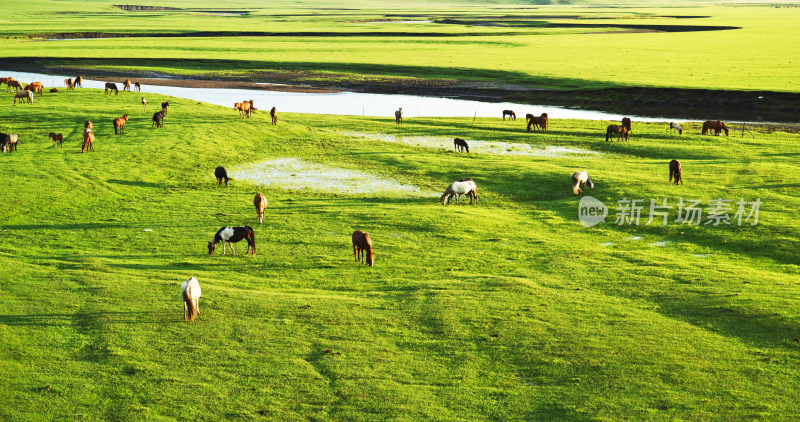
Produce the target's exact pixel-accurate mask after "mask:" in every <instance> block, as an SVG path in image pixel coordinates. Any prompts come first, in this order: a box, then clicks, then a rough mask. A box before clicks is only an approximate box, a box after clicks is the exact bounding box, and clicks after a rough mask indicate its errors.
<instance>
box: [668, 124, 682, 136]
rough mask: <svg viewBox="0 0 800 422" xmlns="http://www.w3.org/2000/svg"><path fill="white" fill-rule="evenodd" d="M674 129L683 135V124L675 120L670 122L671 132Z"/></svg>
mask: <svg viewBox="0 0 800 422" xmlns="http://www.w3.org/2000/svg"><path fill="white" fill-rule="evenodd" d="M672 129H675V130H677V131H678V135H683V129H682V128H681V125H679V124H677V123H675V122H669V133H672Z"/></svg>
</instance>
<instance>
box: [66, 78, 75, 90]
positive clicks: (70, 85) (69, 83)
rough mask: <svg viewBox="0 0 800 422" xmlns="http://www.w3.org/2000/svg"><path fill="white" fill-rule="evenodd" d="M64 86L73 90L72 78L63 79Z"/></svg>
mask: <svg viewBox="0 0 800 422" xmlns="http://www.w3.org/2000/svg"><path fill="white" fill-rule="evenodd" d="M64 85H66V86H67V89H75V84H74V83H72V78H67V79H64Z"/></svg>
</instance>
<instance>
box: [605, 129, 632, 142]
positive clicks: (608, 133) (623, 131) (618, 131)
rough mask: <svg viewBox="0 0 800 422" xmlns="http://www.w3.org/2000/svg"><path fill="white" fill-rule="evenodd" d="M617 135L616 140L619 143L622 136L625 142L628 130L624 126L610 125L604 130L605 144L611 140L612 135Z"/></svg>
mask: <svg viewBox="0 0 800 422" xmlns="http://www.w3.org/2000/svg"><path fill="white" fill-rule="evenodd" d="M615 133H616V134H617V135H618V136H617V140H618V141H619V140H620V139H621V138H622V137H623V136H624V137H625V140H626V141H627V140H628V129H626V128H625V126H620V125H610V126H608V127H607V128H606V142H608V140H609V139H610V138H611V135H612V134H615Z"/></svg>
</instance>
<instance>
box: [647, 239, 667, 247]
mask: <svg viewBox="0 0 800 422" xmlns="http://www.w3.org/2000/svg"><path fill="white" fill-rule="evenodd" d="M650 246H667V241H666V240H662V241H660V242H653V243H651V244H650Z"/></svg>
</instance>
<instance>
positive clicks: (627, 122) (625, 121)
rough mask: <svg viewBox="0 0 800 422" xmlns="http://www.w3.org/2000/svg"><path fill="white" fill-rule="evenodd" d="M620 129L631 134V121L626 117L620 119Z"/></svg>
mask: <svg viewBox="0 0 800 422" xmlns="http://www.w3.org/2000/svg"><path fill="white" fill-rule="evenodd" d="M622 127H624V128H625V129H627V130H628V133H631V119H629V118H627V117H623V118H622Z"/></svg>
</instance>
